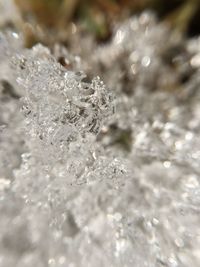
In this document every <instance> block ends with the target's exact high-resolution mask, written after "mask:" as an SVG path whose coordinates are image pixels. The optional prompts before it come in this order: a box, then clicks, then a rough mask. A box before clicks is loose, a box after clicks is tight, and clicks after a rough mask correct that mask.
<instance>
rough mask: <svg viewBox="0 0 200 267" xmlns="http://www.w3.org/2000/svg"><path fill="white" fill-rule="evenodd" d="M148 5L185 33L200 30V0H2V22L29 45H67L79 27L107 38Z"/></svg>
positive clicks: (103, 40) (101, 37)
mask: <svg viewBox="0 0 200 267" xmlns="http://www.w3.org/2000/svg"><path fill="white" fill-rule="evenodd" d="M13 3H14V4H15V6H14V4H13ZM15 8H17V9H18V15H17V14H16V10H15V11H14V9H15ZM147 9H148V10H152V11H154V13H156V15H157V17H158V18H159V20H160V21H163V22H165V23H167V24H169V26H170V27H172V29H173V30H175V31H179V32H181V34H183V35H187V36H195V35H198V34H199V33H200V1H199V0H167V1H166V0H139V1H138V0H0V12H1V13H0V15H1V19H0V26H1V28H4V27H5V26H6V27H10V28H18V29H20V31H21V30H23V32H24V35H25V43H26V46H27V47H31V46H32V45H34V44H35V43H37V42H41V43H44V44H46V45H50V46H51V45H52V44H54V43H56V42H61V43H63V44H65V45H66V46H67V42H68V39H69V38H70V36H71V34H73V33H74V32H75V31H77V30H79V31H81V32H83V34H84V33H86V34H87V33H90V34H92V35H93V36H94V37H95V39H96V40H97V42H106V41H108V40H109V38H110V37H111V36H112V30H111V29H112V26H113V24H114V23H115V22H116V21H122V20H124V19H125V18H127V17H129V16H131V15H133V14H138V13H141V12H142V11H144V10H147ZM5 16H7V17H6V18H5ZM1 22H2V23H1ZM5 24H6V25H5Z"/></svg>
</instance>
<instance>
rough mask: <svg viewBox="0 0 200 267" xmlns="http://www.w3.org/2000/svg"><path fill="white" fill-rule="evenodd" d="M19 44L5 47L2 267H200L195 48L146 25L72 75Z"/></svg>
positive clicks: (119, 35)
mask: <svg viewBox="0 0 200 267" xmlns="http://www.w3.org/2000/svg"><path fill="white" fill-rule="evenodd" d="M78 38H79V37H77V40H78ZM166 38H167V39H168V40H167V39H166ZM20 40H21V37H20V36H19V35H17V34H16V33H7V35H3V34H2V35H1V36H0V59H1V62H0V65H1V68H0V200H1V201H0V214H1V217H0V229H1V231H0V266H1V267H5V266H6V267H13V266H16V267H33V266H38V267H46V266H50V267H66V266H67V267H82V266H84V267H86V266H87V267H102V266H103V267H117V266H120V267H121V266H124V267H132V266H135V267H162V266H167V267H188V266H193V267H198V266H199V262H200V231H199V215H200V214H199V212H200V210H199V204H200V188H199V179H200V178H199V177H200V172H199V166H200V146H199V144H200V140H199V136H200V135H199V134H200V123H199V116H200V109H199V100H200V95H199V92H198V88H199V85H200V81H199V67H200V64H199V62H200V50H199V44H200V42H199V39H194V40H189V41H185V40H181V38H180V39H179V37H177V38H173V36H172V35H171V33H170V31H169V30H168V29H166V28H165V26H164V25H157V24H156V22H155V18H154V16H153V15H152V14H150V13H144V14H142V15H141V16H140V17H134V18H132V19H130V20H129V21H127V22H125V23H124V24H123V25H121V26H119V27H118V28H117V29H116V33H115V35H114V37H113V39H112V40H111V42H110V44H107V45H105V46H104V47H96V46H95V45H94V44H93V45H91V42H90V40H88V47H90V45H91V47H90V49H89V50H90V56H89V55H88V54H87V51H80V58H81V60H82V61H80V62H79V65H77V62H76V60H74V58H73V56H70V58H69V60H71V61H72V62H71V63H72V69H66V68H64V67H63V66H61V65H60V64H59V63H58V62H57V60H56V56H53V55H52V54H51V53H50V51H49V50H48V49H47V48H45V47H43V46H42V45H37V46H35V47H34V48H32V49H30V50H27V49H24V48H23V46H22V43H21V41H20ZM161 40H162V42H161ZM85 42H87V40H85ZM74 49H76V48H74ZM91 52H92V53H91ZM73 60H74V61H73ZM80 68H82V69H83V72H80V71H79V69H80ZM84 73H87V74H88V76H89V77H90V76H92V75H93V74H96V73H97V74H99V75H100V76H101V77H103V80H104V81H105V82H106V84H107V85H108V86H106V85H104V83H103V82H102V81H101V79H100V78H99V77H97V78H93V79H91V80H89V81H88V78H87V77H86V75H85V74H84ZM169 88H176V89H174V91H173V92H171V91H170V90H169Z"/></svg>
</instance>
